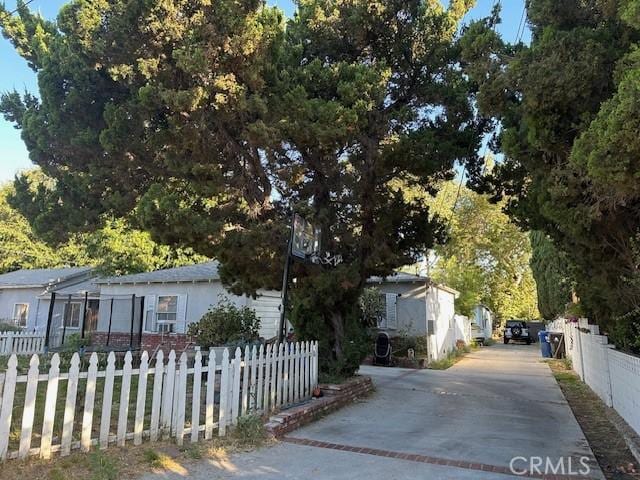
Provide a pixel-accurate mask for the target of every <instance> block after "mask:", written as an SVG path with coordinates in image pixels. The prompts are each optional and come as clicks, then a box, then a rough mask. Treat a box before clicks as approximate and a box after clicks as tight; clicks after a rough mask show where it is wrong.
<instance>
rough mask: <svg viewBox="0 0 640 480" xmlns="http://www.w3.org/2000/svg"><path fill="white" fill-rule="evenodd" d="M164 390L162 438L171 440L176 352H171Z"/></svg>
mask: <svg viewBox="0 0 640 480" xmlns="http://www.w3.org/2000/svg"><path fill="white" fill-rule="evenodd" d="M164 378H165V383H164V388H163V390H162V436H163V438H165V439H166V438H169V437H170V436H171V430H172V428H173V422H172V420H173V390H174V384H175V379H176V352H175V351H173V350H171V351H170V352H169V361H168V362H167V369H166V375H165V377H164Z"/></svg>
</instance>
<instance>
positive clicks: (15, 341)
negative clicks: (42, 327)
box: [0, 332, 44, 355]
mask: <svg viewBox="0 0 640 480" xmlns="http://www.w3.org/2000/svg"><path fill="white" fill-rule="evenodd" d="M14 353H15V354H16V355H33V354H34V353H44V333H39V332H2V333H0V355H12V354H14Z"/></svg>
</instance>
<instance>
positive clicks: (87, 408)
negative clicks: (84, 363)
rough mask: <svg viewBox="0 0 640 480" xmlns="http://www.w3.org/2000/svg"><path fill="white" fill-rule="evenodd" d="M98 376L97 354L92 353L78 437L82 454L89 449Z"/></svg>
mask: <svg viewBox="0 0 640 480" xmlns="http://www.w3.org/2000/svg"><path fill="white" fill-rule="evenodd" d="M97 375H98V354H96V353H95V352H93V353H92V354H91V358H90V359H89V370H88V371H87V388H86V390H85V392H86V393H85V397H84V413H83V415H82V434H81V437H80V448H81V449H82V451H83V452H88V451H89V450H90V448H91V425H92V423H93V406H94V401H95V397H96V378H97Z"/></svg>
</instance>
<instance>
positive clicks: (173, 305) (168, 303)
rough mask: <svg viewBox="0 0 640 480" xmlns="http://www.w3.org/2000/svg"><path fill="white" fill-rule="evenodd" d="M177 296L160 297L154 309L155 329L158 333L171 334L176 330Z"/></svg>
mask: <svg viewBox="0 0 640 480" xmlns="http://www.w3.org/2000/svg"><path fill="white" fill-rule="evenodd" d="M177 315H178V296H177V295H160V296H159V297H158V307H157V308H156V329H157V331H158V332H164V333H172V332H175V329H176V319H177Z"/></svg>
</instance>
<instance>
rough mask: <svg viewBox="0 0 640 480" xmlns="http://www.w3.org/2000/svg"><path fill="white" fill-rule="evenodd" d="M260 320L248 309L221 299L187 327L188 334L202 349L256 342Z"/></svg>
mask: <svg viewBox="0 0 640 480" xmlns="http://www.w3.org/2000/svg"><path fill="white" fill-rule="evenodd" d="M259 331H260V319H259V318H258V316H257V315H256V312H255V311H254V310H253V309H251V308H249V307H238V306H236V305H234V304H233V303H231V302H230V301H229V299H228V298H226V297H221V298H220V301H219V302H218V304H217V305H216V306H214V307H211V308H210V309H209V311H208V312H207V313H205V314H204V315H203V316H202V318H201V319H200V320H199V321H198V322H196V323H192V324H191V325H189V330H188V333H189V335H191V336H193V337H194V338H195V339H196V341H197V343H198V345H199V346H201V347H203V348H208V347H215V346H220V345H231V344H242V343H248V342H253V341H256V340H258V337H259Z"/></svg>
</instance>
